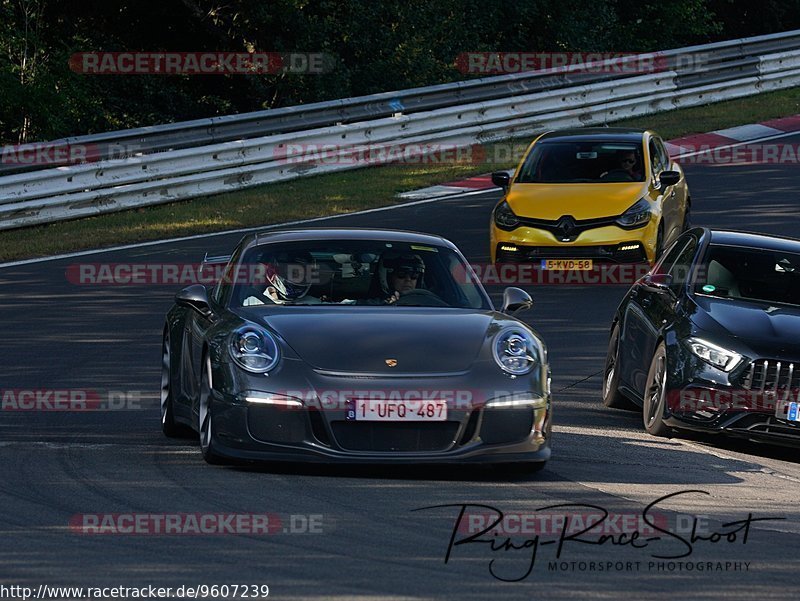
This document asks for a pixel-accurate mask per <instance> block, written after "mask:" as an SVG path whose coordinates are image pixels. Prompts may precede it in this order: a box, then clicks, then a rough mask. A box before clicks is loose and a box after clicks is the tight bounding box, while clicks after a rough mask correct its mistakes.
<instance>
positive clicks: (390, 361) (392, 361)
mask: <svg viewBox="0 0 800 601" xmlns="http://www.w3.org/2000/svg"><path fill="white" fill-rule="evenodd" d="M386 365H388V366H389V367H397V359H386Z"/></svg>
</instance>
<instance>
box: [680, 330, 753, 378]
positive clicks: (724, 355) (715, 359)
mask: <svg viewBox="0 0 800 601" xmlns="http://www.w3.org/2000/svg"><path fill="white" fill-rule="evenodd" d="M686 343H687V344H688V345H689V350H691V351H692V353H694V354H695V355H696V356H697V357H700V359H702V360H703V361H705V362H706V363H710V364H711V365H713V366H714V367H717V368H719V369H721V370H722V371H731V370H732V369H733V368H734V367H736V366H737V365H739V362H740V361H741V360H742V356H741V355H740V354H739V353H734V352H733V351H730V350H728V349H726V348H722V347H721V346H717V345H716V344H712V343H711V342H709V341H708V340H703V339H702V338H689V339H687V341H686Z"/></svg>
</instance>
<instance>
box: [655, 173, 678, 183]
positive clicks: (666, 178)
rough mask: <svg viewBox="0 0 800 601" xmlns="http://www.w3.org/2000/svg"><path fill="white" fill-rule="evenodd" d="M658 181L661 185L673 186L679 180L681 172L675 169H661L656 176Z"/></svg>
mask: <svg viewBox="0 0 800 601" xmlns="http://www.w3.org/2000/svg"><path fill="white" fill-rule="evenodd" d="M658 181H660V182H661V185H662V186H674V185H675V184H677V183H678V182H679V181H681V174H680V173H678V172H677V171H662V172H661V175H659V176H658Z"/></svg>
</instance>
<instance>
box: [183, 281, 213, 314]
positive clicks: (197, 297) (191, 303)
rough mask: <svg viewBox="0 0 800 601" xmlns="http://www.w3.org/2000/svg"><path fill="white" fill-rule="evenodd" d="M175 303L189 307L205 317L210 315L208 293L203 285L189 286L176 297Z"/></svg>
mask: <svg viewBox="0 0 800 601" xmlns="http://www.w3.org/2000/svg"><path fill="white" fill-rule="evenodd" d="M175 302H176V303H177V304H178V305H180V306H181V307H189V308H190V309H194V310H195V311H199V312H200V313H202V314H203V315H210V314H211V313H213V311H211V305H209V303H208V291H207V290H206V287H205V286H203V285H202V284H192V285H191V286H187V287H186V288H184V289H183V290H181V291H180V292H178V294H176V295H175Z"/></svg>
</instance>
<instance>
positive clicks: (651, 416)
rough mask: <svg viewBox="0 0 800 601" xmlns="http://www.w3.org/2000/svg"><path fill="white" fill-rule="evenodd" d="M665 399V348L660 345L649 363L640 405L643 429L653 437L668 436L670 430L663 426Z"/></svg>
mask: <svg viewBox="0 0 800 601" xmlns="http://www.w3.org/2000/svg"><path fill="white" fill-rule="evenodd" d="M666 398H667V347H666V346H665V345H664V343H663V342H662V343H660V344H659V345H658V347H657V348H656V352H655V353H654V354H653V360H652V361H651V362H650V370H649V371H648V372H647V384H646V385H645V388H644V399H643V403H642V422H643V423H644V429H645V430H646V431H647V432H648V433H649V434H652V435H653V436H668V435H669V434H670V433H671V432H672V429H671V428H670V427H669V426H667V425H665V424H664V413H665V410H666Z"/></svg>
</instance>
